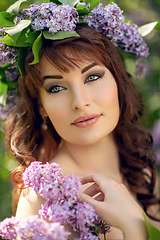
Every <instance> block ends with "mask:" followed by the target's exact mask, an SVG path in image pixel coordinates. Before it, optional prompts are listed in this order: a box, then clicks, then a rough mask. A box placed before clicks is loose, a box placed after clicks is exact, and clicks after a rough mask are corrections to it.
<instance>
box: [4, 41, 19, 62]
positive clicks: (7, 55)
mask: <svg viewBox="0 0 160 240" xmlns="http://www.w3.org/2000/svg"><path fill="white" fill-rule="evenodd" d="M2 38H3V37H0V40H1V39H2ZM17 59H18V50H17V49H16V48H14V47H10V46H7V45H6V44H5V43H3V42H0V67H2V66H3V65H8V64H10V63H11V64H14V63H15V62H16V61H17Z"/></svg>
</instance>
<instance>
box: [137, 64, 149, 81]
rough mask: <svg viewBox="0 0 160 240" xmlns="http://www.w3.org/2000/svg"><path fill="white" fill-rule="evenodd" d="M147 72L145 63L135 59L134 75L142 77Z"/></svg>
mask: <svg viewBox="0 0 160 240" xmlns="http://www.w3.org/2000/svg"><path fill="white" fill-rule="evenodd" d="M146 74H147V66H146V64H145V63H143V62H140V61H137V62H136V72H135V76H136V78H137V79H138V78H142V79H144V78H145V76H146Z"/></svg>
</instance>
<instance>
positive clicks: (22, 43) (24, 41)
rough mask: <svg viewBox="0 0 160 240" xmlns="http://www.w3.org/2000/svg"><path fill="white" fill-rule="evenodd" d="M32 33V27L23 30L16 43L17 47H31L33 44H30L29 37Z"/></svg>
mask: <svg viewBox="0 0 160 240" xmlns="http://www.w3.org/2000/svg"><path fill="white" fill-rule="evenodd" d="M29 33H30V26H29V27H28V28H25V29H23V31H22V32H21V33H20V35H19V37H18V38H17V40H16V42H15V43H14V46H15V47H29V46H32V44H31V43H29V42H28V35H29Z"/></svg>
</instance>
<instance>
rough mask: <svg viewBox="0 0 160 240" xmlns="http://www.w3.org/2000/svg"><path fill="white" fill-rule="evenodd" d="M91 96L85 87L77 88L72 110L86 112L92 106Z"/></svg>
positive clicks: (74, 91) (74, 92) (74, 93)
mask: <svg viewBox="0 0 160 240" xmlns="http://www.w3.org/2000/svg"><path fill="white" fill-rule="evenodd" d="M90 104H91V101H90V94H89V92H88V91H87V89H86V88H85V85H84V86H83V87H82V86H77V87H76V88H74V90H73V99H72V109H73V110H84V109H85V108H86V107H88V106H90Z"/></svg>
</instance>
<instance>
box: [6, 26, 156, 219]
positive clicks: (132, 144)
mask: <svg viewBox="0 0 160 240" xmlns="http://www.w3.org/2000/svg"><path fill="white" fill-rule="evenodd" d="M76 31H77V33H78V34H79V37H72V38H67V39H63V40H57V41H51V40H46V39H44V43H43V47H42V52H41V56H42V54H43V55H45V57H46V58H47V59H48V60H49V61H50V62H51V63H52V64H53V65H54V66H55V67H56V68H58V69H59V70H61V71H64V72H68V71H69V70H68V69H69V68H73V67H74V66H78V63H79V62H81V61H83V60H86V59H89V60H93V59H94V61H98V62H100V63H101V64H103V65H104V66H106V67H107V68H108V69H109V70H110V71H111V73H112V74H113V76H114V78H115V80H116V83H117V86H118V96H119V104H120V117H119V122H118V125H117V126H116V128H115V129H114V131H113V134H114V140H115V142H116V144H117V146H118V149H119V155H120V171H121V172H122V173H123V175H124V177H125V179H126V180H127V182H128V184H129V188H130V190H131V191H132V192H133V193H134V194H136V196H137V199H138V200H139V202H140V203H141V204H142V206H143V209H144V210H145V212H146V213H147V209H148V208H149V206H151V205H152V204H159V200H158V198H157V197H156V195H155V193H154V189H155V183H156V170H155V167H154V162H155V160H154V157H153V154H152V137H151V135H150V134H149V133H148V132H146V131H145V130H144V129H143V128H142V127H141V126H140V123H139V120H140V118H141V117H142V115H143V113H144V107H143V103H142V100H141V97H140V96H139V94H138V92H137V90H136V89H135V87H134V85H133V83H132V81H131V80H130V78H129V77H128V75H127V73H126V71H125V69H124V66H123V63H122V59H121V57H120V56H119V54H118V51H117V49H116V48H115V47H114V46H113V45H112V44H111V42H110V41H109V39H108V38H107V37H106V36H104V35H102V34H100V33H98V32H97V31H95V30H94V29H91V28H89V27H87V26H83V25H79V26H78V27H77V28H76ZM32 61H33V53H32V52H30V53H29V54H28V55H27V57H26V61H25V67H24V71H23V78H22V79H19V93H20V104H19V107H18V109H17V110H16V111H15V112H14V114H13V115H12V117H11V118H10V119H9V120H8V123H7V125H8V128H7V143H8V147H9V150H10V152H11V153H12V155H13V156H14V157H15V158H16V159H17V160H18V161H19V162H20V164H21V166H22V167H24V166H26V167H27V166H28V165H29V164H30V163H31V162H32V161H35V160H39V161H42V162H43V163H45V162H46V161H49V160H50V159H51V158H53V156H54V154H55V153H56V151H57V149H58V146H59V144H60V141H61V137H60V136H59V135H58V134H57V132H56V130H55V129H54V126H53V125H52V124H51V122H50V120H49V119H47V125H48V130H45V131H44V130H43V129H42V128H41V124H42V122H43V119H42V117H41V115H40V112H39V109H40V104H41V103H40V99H39V88H40V87H42V85H43V80H42V78H41V74H40V67H39V64H36V65H29V63H31V62H32ZM12 178H13V181H14V182H15V183H16V184H17V186H18V184H21V185H22V181H21V169H20V168H19V169H16V170H15V171H14V172H13V174H12ZM17 189H18V188H17ZM20 191H21V188H20V189H19V192H20ZM15 196H18V192H16V195H15ZM17 199H18V198H17ZM150 217H151V218H153V219H155V217H154V216H150Z"/></svg>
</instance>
